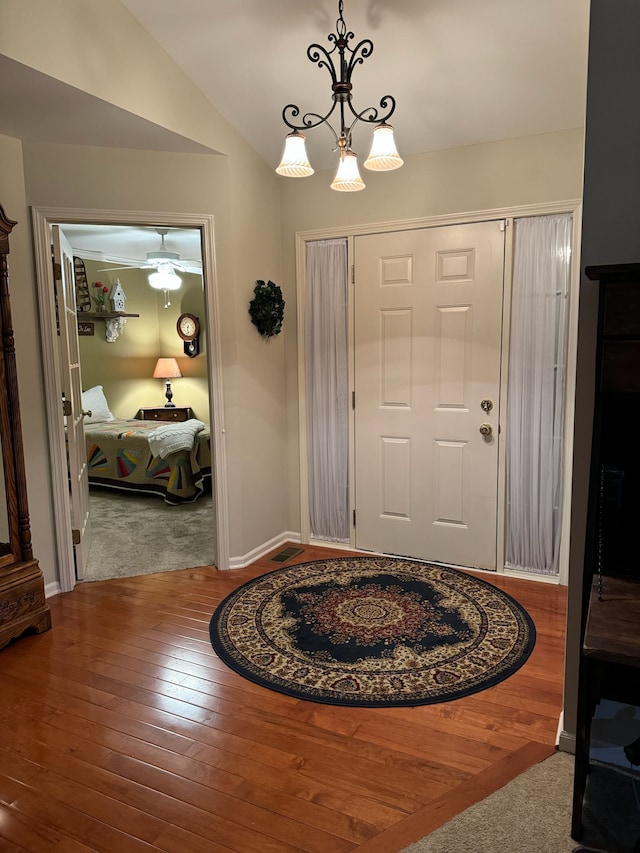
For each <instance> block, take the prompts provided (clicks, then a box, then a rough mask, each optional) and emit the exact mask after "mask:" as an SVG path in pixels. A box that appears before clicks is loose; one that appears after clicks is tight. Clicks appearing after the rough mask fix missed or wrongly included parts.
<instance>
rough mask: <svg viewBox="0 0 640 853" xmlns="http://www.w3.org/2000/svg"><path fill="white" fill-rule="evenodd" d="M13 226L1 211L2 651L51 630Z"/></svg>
mask: <svg viewBox="0 0 640 853" xmlns="http://www.w3.org/2000/svg"><path fill="white" fill-rule="evenodd" d="M15 225H17V223H16V222H13V221H12V220H11V219H9V218H8V217H7V215H6V214H5V212H4V209H3V208H2V206H1V205H0V332H1V334H0V448H1V451H2V452H1V455H0V462H1V468H2V471H1V472H0V478H1V483H0V486H3V487H4V488H0V648H3V647H4V646H6V645H7V643H9V642H11V640H15V639H17V638H18V637H20V636H22V635H23V634H25V633H27V632H30V633H40V632H41V631H46V630H48V629H49V628H50V627H51V615H50V612H49V605H48V604H47V603H46V601H45V595H44V578H43V576H42V570H41V569H40V566H39V564H38V561H37V560H36V559H35V558H34V556H33V549H32V545H31V529H30V526H29V509H28V505H27V481H26V477H25V470H24V456H23V447H22V426H21V420H20V404H19V401H18V377H17V372H16V353H15V341H14V334H13V324H12V319H11V305H10V298H9V264H8V259H7V256H8V254H9V235H10V234H11V232H12V230H13V228H14V227H15ZM2 475H4V476H2Z"/></svg>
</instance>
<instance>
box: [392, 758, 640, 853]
mask: <svg viewBox="0 0 640 853" xmlns="http://www.w3.org/2000/svg"><path fill="white" fill-rule="evenodd" d="M573 764H574V758H573V756H572V755H568V754H567V753H563V752H557V753H555V754H554V755H552V756H551V758H548V759H547V760H546V761H543V762H541V763H540V764H536V765H535V766H534V767H532V768H531V769H530V770H527V771H526V772H525V773H522V774H521V775H520V776H517V777H516V778H515V779H513V780H512V781H511V782H509V784H508V785H505V787H504V788H501V789H500V790H499V791H496V792H495V793H494V794H492V795H491V796H489V797H487V798H486V799H485V800H482V801H481V802H479V803H476V804H475V805H473V806H471V807H470V808H468V809H467V810H466V811H464V812H462V813H461V814H460V815H458V816H457V817H455V818H453V820H450V821H449V822H448V823H446V824H444V826H442V827H440V829H437V830H436V831H435V832H432V833H431V834H430V835H427V836H426V837H425V838H422V839H421V840H420V841H417V842H416V843H415V844H412V845H410V846H409V847H406V848H405V850H404V851H402V853H572V851H582V850H584V851H589V850H595V851H604V853H632V851H633V850H634V845H635V843H636V841H637V839H638V838H640V802H638V801H637V800H636V792H637V788H638V785H640V775H639V773H638V772H636V771H631V770H625V769H623V768H620V767H612V766H611V765H602V764H598V763H596V762H592V764H591V769H590V773H589V780H588V783H587V790H586V794H585V804H584V812H583V823H584V839H583V841H584V844H578V843H577V842H576V841H573V840H572V839H571V836H570V831H571V805H572V797H573ZM634 786H635V787H636V790H635V791H634Z"/></svg>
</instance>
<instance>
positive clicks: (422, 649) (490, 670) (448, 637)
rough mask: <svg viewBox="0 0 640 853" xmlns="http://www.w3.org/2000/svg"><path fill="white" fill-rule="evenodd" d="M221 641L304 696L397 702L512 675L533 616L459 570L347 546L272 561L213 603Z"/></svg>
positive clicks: (421, 700)
mask: <svg viewBox="0 0 640 853" xmlns="http://www.w3.org/2000/svg"><path fill="white" fill-rule="evenodd" d="M209 631H210V637H211V644H212V646H213V649H214V651H215V652H216V653H217V654H218V655H219V657H220V658H221V660H223V661H224V662H225V663H226V664H227V665H228V666H229V667H230V668H231V669H233V670H235V671H236V672H237V673H239V674H240V675H242V676H244V677H245V678H247V679H249V680H250V681H253V682H255V683H257V684H261V685H262V686H264V687H268V688H270V689H271V690H276V691H278V692H280V693H286V694H287V695H289V696H294V697H296V698H299V699H307V700H310V701H312V702H322V703H326V704H331V705H352V706H361V707H369V708H371V707H378V708H385V707H398V706H411V705H427V704H431V703H435V702H447V701H450V700H452V699H458V698H460V697H462V696H467V695H469V694H471V693H476V692H478V691H480V690H484V689H485V688H487V687H491V686H492V685H494V684H497V683H498V682H500V681H502V680H504V679H505V678H508V677H509V676H510V675H512V674H513V673H514V672H515V671H516V670H517V669H518V668H519V667H521V666H522V664H523V663H524V662H525V661H526V660H527V658H528V657H529V655H530V653H531V651H532V649H533V646H534V644H535V636H536V633H535V626H534V624H533V621H532V619H531V617H530V616H529V614H528V613H527V612H526V610H524V608H523V607H522V606H521V605H520V604H518V602H517V601H515V599H513V598H512V597H511V596H509V595H507V594H506V593H505V592H502V590H499V589H497V588H496V587H494V586H493V585H492V584H490V583H487V582H485V581H483V580H480V579H479V578H476V577H473V576H471V575H468V574H466V573H465V572H462V571H459V570H457V569H451V568H446V567H443V566H436V565H431V564H429V563H419V562H416V561H413V560H407V559H402V558H396V557H344V558H337V559H328V560H315V561H313V562H309V563H302V564H300V565H297V566H291V567H288V568H283V569H277V570H276V571H273V572H269V573H268V574H265V575H261V576H260V577H257V578H254V579H253V580H251V581H249V582H247V583H245V584H243V585H242V586H240V587H239V588H238V589H236V590H235V591H234V592H233V593H231V594H230V595H228V596H227V597H226V598H225V599H224V600H223V601H222V602H221V604H220V605H219V606H218V607H217V608H216V610H215V612H214V614H213V616H212V618H211V623H210V626H209Z"/></svg>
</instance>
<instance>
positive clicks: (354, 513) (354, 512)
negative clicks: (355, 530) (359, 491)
mask: <svg viewBox="0 0 640 853" xmlns="http://www.w3.org/2000/svg"><path fill="white" fill-rule="evenodd" d="M353 526H354V527H355V526H356V511H355V509H354V511H353Z"/></svg>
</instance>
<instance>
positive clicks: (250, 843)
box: [0, 548, 566, 853]
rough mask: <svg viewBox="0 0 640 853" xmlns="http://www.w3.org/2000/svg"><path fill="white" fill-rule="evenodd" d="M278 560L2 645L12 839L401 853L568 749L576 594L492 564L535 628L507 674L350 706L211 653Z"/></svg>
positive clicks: (102, 588)
mask: <svg viewBox="0 0 640 853" xmlns="http://www.w3.org/2000/svg"><path fill="white" fill-rule="evenodd" d="M331 554H337V555H338V556H345V552H344V551H339V552H334V551H331V550H330V549H325V548H305V551H304V553H303V554H301V555H300V556H299V557H298V558H296V559H293V560H289V561H288V562H287V563H286V564H285V565H287V566H289V565H293V564H294V563H295V562H304V561H305V560H309V559H319V558H322V557H324V556H328V555H331ZM275 568H279V564H277V563H273V562H270V561H269V559H268V557H266V558H264V559H262V560H260V561H258V562H257V563H255V564H254V565H252V566H251V567H249V568H247V569H242V570H234V571H230V572H218V571H216V570H215V569H186V570H182V571H177V572H168V573H163V574H157V575H142V576H139V577H135V578H128V579H118V580H110V581H101V582H96V583H85V584H79V585H78V586H77V587H76V588H75V589H74V590H73V591H72V592H69V593H64V594H61V595H59V596H56V597H55V598H52V599H50V600H49V603H50V605H51V611H52V621H53V628H52V630H51V631H49V632H48V633H46V634H42V635H40V636H31V637H23V638H21V639H20V640H18V641H17V642H16V643H14V644H13V645H11V646H9V647H7V648H5V649H4V650H2V652H0V720H1V725H0V850H2V851H5V850H6V851H29V853H41V851H58V853H61V852H62V851H64V853H81V851H116V852H117V853H137V851H151V850H164V851H172V853H228V851H235V853H263V852H264V853H294V851H305V853H306V852H307V851H308V853H349V851H362V853H395V851H399V850H401V849H402V848H403V847H405V846H407V845H408V844H410V843H411V842H413V841H415V840H417V839H418V838H421V837H422V836H423V835H426V834H427V833H429V832H431V831H433V830H434V829H435V828H437V827H438V826H440V825H441V824H442V823H444V822H445V821H447V820H448V819H449V818H451V817H452V816H454V815H455V814H457V813H458V812H460V811H462V810H463V809H464V808H466V807H467V806H468V805H470V804H472V803H473V802H476V801H477V800H479V799H482V798H483V797H485V796H487V794H489V793H490V792H491V791H493V790H496V789H497V788H499V787H501V786H502V785H504V784H506V782H508V781H509V780H510V779H511V778H513V777H514V776H516V775H517V774H519V773H520V772H522V771H523V770H525V769H526V768H527V767H529V766H531V765H532V764H534V763H536V762H538V761H540V760H542V759H544V758H546V757H547V756H548V755H550V754H551V753H552V752H553V749H554V742H555V737H556V729H557V725H558V719H559V715H560V711H561V698H562V681H563V655H564V633H565V607H566V590H565V589H564V588H562V587H556V586H552V585H549V584H542V583H537V582H535V581H523V580H516V579H509V578H503V577H494V576H491V575H482V577H483V578H484V579H485V580H489V581H490V582H493V583H495V584H496V586H499V587H500V588H501V589H504V590H505V591H507V592H508V593H510V594H511V595H512V596H514V597H515V598H516V599H517V600H518V601H520V602H521V603H522V604H523V605H524V606H525V607H526V609H527V610H528V611H529V613H530V614H531V616H532V617H533V619H534V621H535V624H536V628H537V635H538V636H537V643H536V647H535V649H534V651H533V653H532V655H531V657H530V658H529V660H528V661H527V663H526V664H525V665H524V666H523V667H522V668H521V669H520V670H519V671H518V672H516V673H515V674H514V675H513V676H512V677H511V678H509V679H507V680H506V681H504V682H502V683H501V684H498V685H497V686H495V687H492V688H490V689H488V690H485V691H483V692H481V693H477V694H475V695H473V696H469V697H465V698H463V699H458V700H456V701H455V702H450V703H443V704H438V705H427V706H422V707H417V708H391V709H362V708H344V707H336V706H330V705H320V704H317V703H313V702H304V701H300V700H297V699H292V698H289V697H287V696H284V695H282V694H279V693H275V692H272V691H269V690H266V689H264V688H262V687H259V686H258V685H255V684H252V683H251V682H248V681H246V680H244V679H242V678H241V677H240V676H238V675H236V674H235V673H234V672H232V671H231V670H229V669H228V668H227V667H226V666H224V665H223V664H222V663H221V662H220V661H219V660H218V658H217V657H216V655H215V654H214V653H213V650H212V649H211V646H210V643H209V633H208V626H209V620H210V618H211V614H212V612H213V610H214V608H215V606H216V605H217V604H218V602H220V601H221V600H222V599H223V598H224V597H225V596H226V595H227V594H228V593H229V592H231V591H232V590H233V589H234V588H235V587H236V586H238V585H240V584H241V583H244V582H245V581H247V580H249V579H250V578H253V577H255V576H256V575H259V574H262V573H264V572H265V571H272V570H273V569H275ZM469 849H472V848H471V847H470V848H469Z"/></svg>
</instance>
